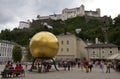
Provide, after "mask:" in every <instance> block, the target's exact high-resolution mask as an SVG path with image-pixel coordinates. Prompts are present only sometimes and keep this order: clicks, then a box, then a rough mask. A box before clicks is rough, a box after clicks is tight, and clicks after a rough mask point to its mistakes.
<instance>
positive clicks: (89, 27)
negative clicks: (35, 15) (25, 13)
mask: <svg viewBox="0 0 120 79" xmlns="http://www.w3.org/2000/svg"><path fill="white" fill-rule="evenodd" d="M114 21H115V22H114V24H112V19H111V18H109V17H107V18H106V17H101V18H95V17H76V18H71V19H68V20H65V21H61V20H57V21H54V20H49V21H40V20H34V21H33V22H32V23H31V28H29V29H18V28H14V29H13V30H12V31H10V30H9V29H5V30H2V31H1V33H0V39H3V40H9V41H13V42H16V43H18V44H20V45H24V46H26V45H28V44H29V40H30V38H32V36H33V35H34V34H36V33H37V32H40V31H44V30H46V31H50V32H52V33H53V34H55V35H59V34H61V33H66V32H70V33H73V34H75V35H77V36H78V37H80V38H82V39H83V40H85V41H86V40H87V39H88V40H89V41H91V42H94V40H95V38H96V37H98V38H99V40H100V41H101V42H105V39H104V32H103V28H106V27H107V28H109V29H108V39H109V42H111V43H114V44H117V45H119V46H120V16H118V17H116V18H115V19H114ZM42 22H47V23H48V24H49V25H51V26H53V29H48V28H46V27H43V25H42V24H41V23H42ZM79 28H80V29H81V31H80V33H79V34H77V33H76V32H75V29H79Z"/></svg>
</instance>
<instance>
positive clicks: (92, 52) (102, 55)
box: [86, 44, 118, 60]
mask: <svg viewBox="0 0 120 79" xmlns="http://www.w3.org/2000/svg"><path fill="white" fill-rule="evenodd" d="M86 49H87V51H88V58H89V59H93V60H96V59H102V60H105V59H107V58H108V57H109V56H111V55H113V54H116V53H118V46H116V45H114V44H92V45H88V46H87V47H86Z"/></svg>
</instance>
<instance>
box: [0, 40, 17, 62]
mask: <svg viewBox="0 0 120 79" xmlns="http://www.w3.org/2000/svg"><path fill="white" fill-rule="evenodd" d="M14 45H15V43H13V42H10V41H5V40H0V64H2V63H5V62H7V61H12V50H13V47H14Z"/></svg>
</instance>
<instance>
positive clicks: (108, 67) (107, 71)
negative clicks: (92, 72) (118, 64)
mask: <svg viewBox="0 0 120 79" xmlns="http://www.w3.org/2000/svg"><path fill="white" fill-rule="evenodd" d="M106 68H107V70H106V73H110V62H109V61H107V63H106Z"/></svg>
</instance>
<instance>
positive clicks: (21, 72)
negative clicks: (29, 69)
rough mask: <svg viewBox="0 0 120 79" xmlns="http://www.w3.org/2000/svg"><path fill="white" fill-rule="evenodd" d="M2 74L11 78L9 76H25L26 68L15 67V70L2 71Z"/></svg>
mask: <svg viewBox="0 0 120 79" xmlns="http://www.w3.org/2000/svg"><path fill="white" fill-rule="evenodd" d="M1 75H2V77H3V78H6V77H7V78H9V77H17V76H19V75H20V76H24V77H25V71H24V69H22V70H19V69H15V70H4V71H2V72H1Z"/></svg>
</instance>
